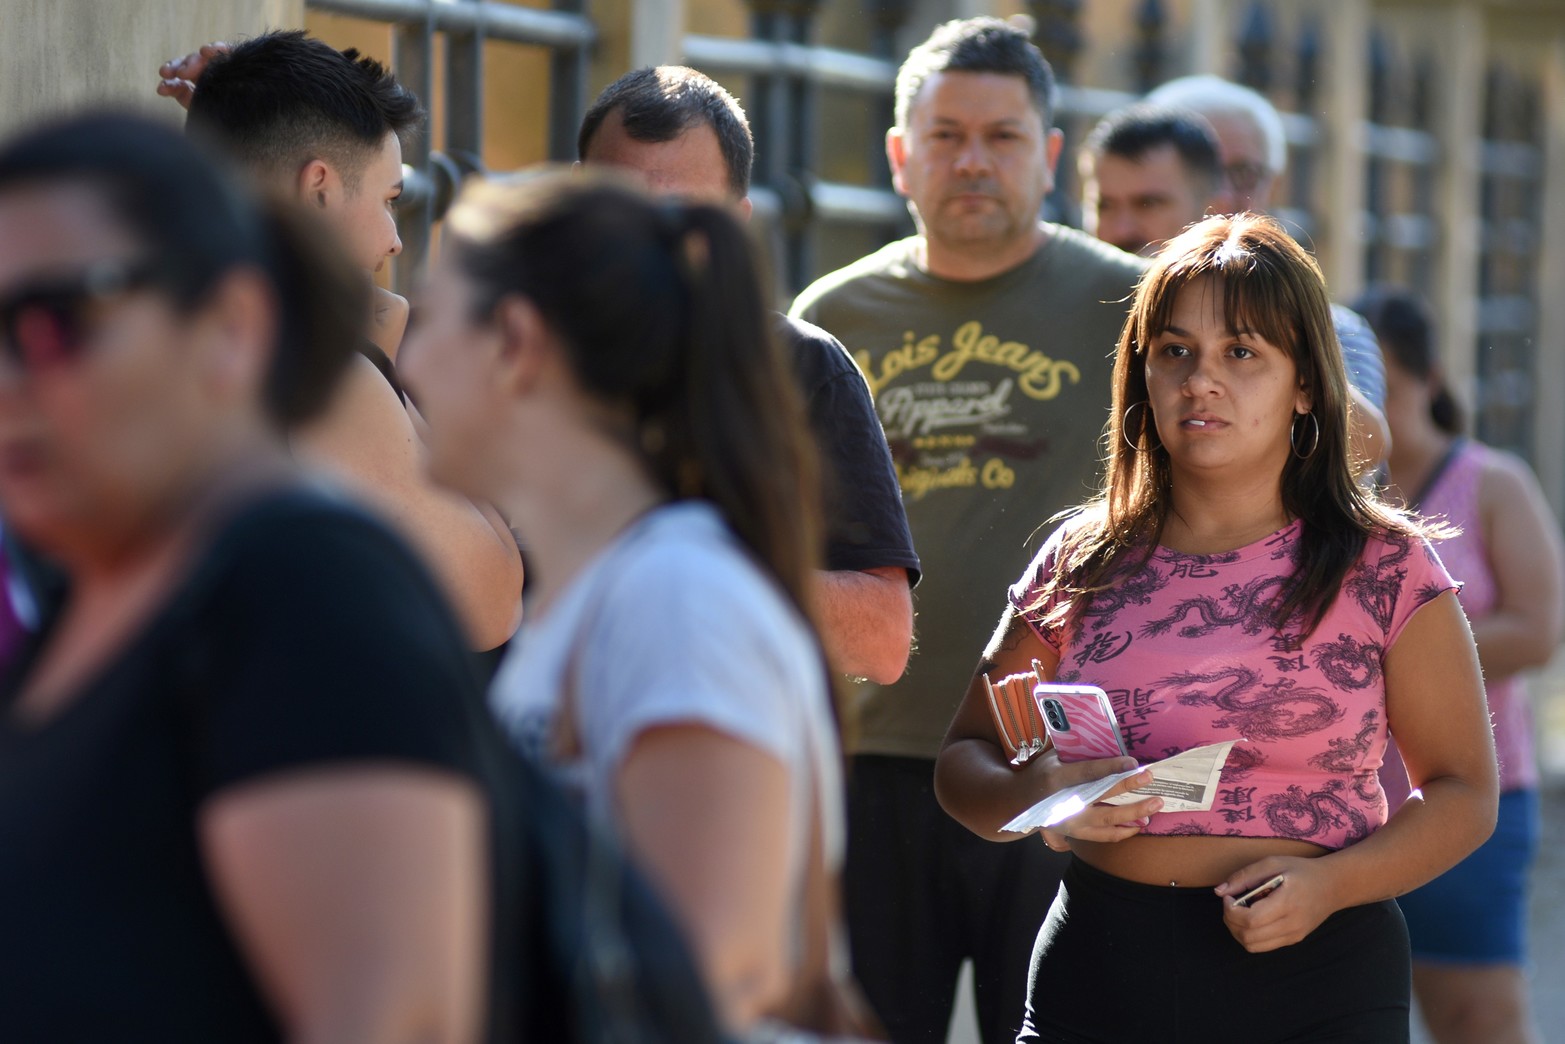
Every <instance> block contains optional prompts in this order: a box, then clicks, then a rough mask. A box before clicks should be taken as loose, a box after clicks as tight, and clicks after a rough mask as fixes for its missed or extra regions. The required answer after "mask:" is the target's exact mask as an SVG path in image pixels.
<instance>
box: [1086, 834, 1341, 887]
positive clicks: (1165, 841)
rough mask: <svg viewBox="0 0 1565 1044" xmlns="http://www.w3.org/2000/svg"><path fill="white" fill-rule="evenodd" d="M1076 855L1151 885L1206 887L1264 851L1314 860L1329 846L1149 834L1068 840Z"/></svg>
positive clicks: (1282, 840)
mask: <svg viewBox="0 0 1565 1044" xmlns="http://www.w3.org/2000/svg"><path fill="white" fill-rule="evenodd" d="M1071 851H1072V852H1074V853H1075V854H1076V856H1077V858H1079V859H1081V861H1082V862H1084V863H1086V864H1087V865H1088V866H1091V867H1093V868H1094V869H1096V870H1102V871H1103V872H1104V873H1106V874H1113V875H1114V876H1115V877H1120V878H1124V879H1125V880H1127V881H1137V882H1140V883H1141V884H1151V885H1178V886H1180V887H1182V888H1209V887H1212V886H1214V885H1217V884H1219V883H1221V882H1222V881H1224V880H1226V879H1227V878H1228V876H1229V875H1230V874H1232V873H1233V872H1234V871H1235V870H1239V869H1241V868H1243V867H1246V866H1249V865H1250V864H1251V863H1254V862H1256V861H1257V860H1260V859H1264V858H1266V857H1267V856H1296V857H1299V858H1303V859H1313V858H1314V857H1316V856H1323V855H1326V854H1327V851H1328V850H1327V849H1324V848H1321V847H1320V846H1319V845H1312V844H1310V843H1309V842H1308V841H1289V840H1287V839H1285V838H1277V837H1191V836H1188V835H1182V836H1179V837H1151V836H1147V835H1142V836H1139V837H1132V838H1128V839H1126V840H1124V841H1115V842H1104V841H1081V840H1077V839H1076V838H1072V839H1071Z"/></svg>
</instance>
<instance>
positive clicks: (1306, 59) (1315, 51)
mask: <svg viewBox="0 0 1565 1044" xmlns="http://www.w3.org/2000/svg"><path fill="white" fill-rule="evenodd" d="M1320 63H1321V33H1320V22H1319V21H1318V20H1316V19H1314V18H1311V19H1309V20H1308V21H1306V22H1305V23H1304V26H1303V28H1302V30H1301V31H1300V35H1299V57H1298V77H1297V80H1296V82H1295V85H1294V86H1295V102H1294V110H1295V111H1296V112H1299V113H1301V114H1303V115H1305V116H1308V117H1309V118H1310V119H1311V120H1312V121H1314V123H1315V124H1316V127H1317V128H1318V127H1319V125H1320V120H1321V116H1322V113H1321V112H1320V111H1319V109H1318V108H1317V105H1316V99H1317V98H1318V96H1319V94H1320ZM1321 138H1322V135H1321V134H1320V133H1317V134H1316V135H1315V140H1314V141H1313V142H1312V143H1310V144H1308V145H1306V146H1304V147H1303V148H1300V149H1295V150H1294V152H1293V155H1291V156H1290V157H1289V168H1290V169H1291V170H1292V173H1291V174H1290V175H1289V176H1288V186H1289V187H1288V195H1289V196H1290V197H1291V198H1292V200H1293V206H1294V207H1295V208H1296V209H1298V210H1300V211H1302V212H1303V213H1305V214H1309V215H1311V218H1312V225H1315V222H1314V221H1313V218H1314V216H1315V215H1316V213H1317V209H1316V200H1315V182H1316V177H1315V171H1316V167H1317V165H1318V163H1319V159H1320V148H1321V145H1320V142H1321Z"/></svg>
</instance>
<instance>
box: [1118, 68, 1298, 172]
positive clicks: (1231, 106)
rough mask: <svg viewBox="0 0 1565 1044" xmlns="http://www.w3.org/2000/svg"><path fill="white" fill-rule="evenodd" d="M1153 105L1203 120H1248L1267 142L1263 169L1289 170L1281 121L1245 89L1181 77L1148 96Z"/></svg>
mask: <svg viewBox="0 0 1565 1044" xmlns="http://www.w3.org/2000/svg"><path fill="white" fill-rule="evenodd" d="M1146 100H1147V101H1148V102H1150V103H1152V104H1155V105H1173V106H1177V107H1178V108H1181V109H1190V110H1192V111H1194V112H1198V113H1200V114H1201V115H1202V116H1205V117H1208V118H1211V117H1212V116H1219V115H1229V116H1244V117H1247V118H1248V119H1249V120H1250V121H1251V122H1252V123H1254V124H1255V126H1256V127H1257V128H1258V129H1259V130H1260V132H1261V137H1262V138H1263V139H1265V142H1266V166H1267V169H1268V171H1269V172H1270V173H1272V174H1281V173H1282V172H1283V171H1284V170H1287V169H1288V134H1287V132H1286V131H1285V130H1284V129H1283V125H1282V117H1281V116H1279V115H1277V109H1276V107H1275V106H1273V105H1272V103H1271V102H1269V101H1267V100H1266V99H1265V97H1263V96H1262V95H1261V94H1259V93H1258V92H1256V91H1252V90H1251V89H1250V88H1248V87H1244V86H1241V85H1240V84H1237V83H1234V82H1233V81H1232V80H1225V79H1223V78H1222V77H1221V76H1212V75H1210V74H1207V75H1201V76H1181V77H1180V78H1179V79H1177V80H1170V81H1168V82H1167V83H1165V84H1163V85H1162V86H1161V87H1159V88H1157V90H1155V91H1153V92H1152V93H1151V94H1149V95H1147V98H1146Z"/></svg>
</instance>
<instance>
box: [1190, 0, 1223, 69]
mask: <svg viewBox="0 0 1565 1044" xmlns="http://www.w3.org/2000/svg"><path fill="white" fill-rule="evenodd" d="M1230 14H1231V12H1230V11H1229V10H1228V2H1227V0H1194V2H1193V3H1191V5H1190V25H1191V27H1192V29H1193V30H1194V39H1192V40H1191V50H1192V53H1191V56H1190V71H1191V72H1192V73H1211V74H1213V75H1215V76H1227V75H1228V73H1229V71H1230V70H1229V69H1228V68H1227V60H1228V45H1229V41H1230V38H1231V37H1232V35H1233V32H1234V24H1233V22H1232V21H1231V20H1230Z"/></svg>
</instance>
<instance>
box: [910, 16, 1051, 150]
mask: <svg viewBox="0 0 1565 1044" xmlns="http://www.w3.org/2000/svg"><path fill="white" fill-rule="evenodd" d="M943 72H970V73H999V74H1001V75H1003V76H1020V77H1021V78H1022V79H1023V80H1024V81H1026V83H1027V90H1028V92H1029V93H1030V94H1031V95H1032V101H1033V106H1034V108H1036V109H1037V110H1038V115H1039V116H1041V117H1043V126H1044V129H1045V130H1048V129H1049V128H1051V127H1053V126H1054V70H1052V69H1050V68H1049V63H1048V61H1047V60H1046V59H1045V58H1044V57H1043V52H1042V51H1039V50H1038V48H1037V47H1035V46H1034V45H1033V42H1032V41H1031V40H1030V39H1028V37H1027V34H1026V33H1025V32H1023V31H1022V30H1020V29H1018V28H1017V27H1016V26H1014V25H1012V24H1011V23H1009V22H1006V21H1002V20H1001V19H999V18H989V17H984V18H967V19H958V20H956V21H951V22H946V23H945V24H944V25H938V26H936V27H935V31H934V32H932V33H930V34H929V39H927V40H925V41H924V42H923V43H921V44H919V45H918V46H917V47H915V48H913V50H912V51H910V52H909V53H908V56H907V60H906V61H904V62H903V63H902V68H900V69H898V70H897V108H896V119H897V126H898V127H899V128H901V127H906V126H907V121H908V114H909V112H910V111H911V110H912V108H913V101H914V99H915V98H917V97H918V93H919V91H921V90H923V89H924V84H925V82H926V81H928V79H929V78H930V77H931V76H933V75H935V74H936V73H943Z"/></svg>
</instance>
